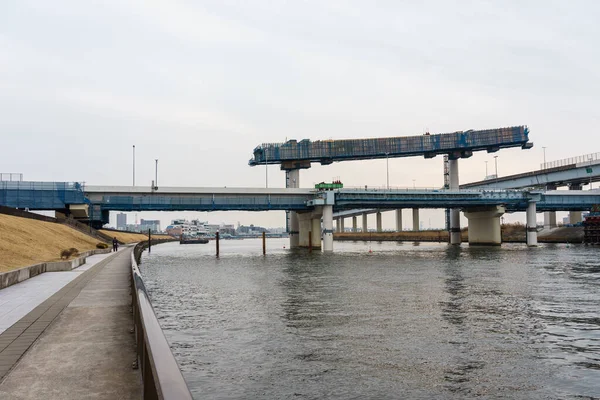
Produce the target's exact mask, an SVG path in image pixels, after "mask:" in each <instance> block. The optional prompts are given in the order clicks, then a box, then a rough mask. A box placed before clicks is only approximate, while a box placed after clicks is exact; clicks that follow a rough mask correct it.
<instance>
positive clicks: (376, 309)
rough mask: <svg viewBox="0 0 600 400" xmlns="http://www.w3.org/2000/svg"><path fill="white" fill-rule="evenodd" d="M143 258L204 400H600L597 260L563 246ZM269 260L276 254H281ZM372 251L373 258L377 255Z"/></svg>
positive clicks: (252, 250) (177, 250) (168, 251)
mask: <svg viewBox="0 0 600 400" xmlns="http://www.w3.org/2000/svg"><path fill="white" fill-rule="evenodd" d="M236 242H238V243H223V244H222V249H221V250H222V256H221V258H220V259H218V260H216V259H215V258H214V255H213V254H212V253H213V249H212V248H211V249H208V248H202V247H195V248H184V246H174V245H173V246H172V245H160V246H156V247H154V248H153V251H152V255H151V256H148V255H147V254H145V255H144V260H143V264H142V269H143V271H142V273H143V274H144V277H145V279H147V286H148V288H149V290H150V292H151V296H152V301H153V304H154V306H155V309H156V311H157V313H158V314H159V317H160V321H161V325H162V326H163V329H164V330H165V334H166V336H167V338H168V339H169V342H170V343H171V345H172V347H173V350H174V353H175V354H176V357H177V359H178V361H179V363H180V365H181V366H182V370H183V372H184V376H185V378H186V380H187V381H188V383H189V384H190V386H191V387H192V389H193V391H194V395H195V396H197V397H198V398H228V399H230V398H233V399H235V398H237V399H245V398H270V399H279V398H292V397H299V398H310V399H318V398H339V399H346V398H374V399H386V398H399V397H402V398H450V399H461V398H465V397H468V398H473V397H482V398H527V399H529V398H532V399H536V398H539V399H542V398H568V397H576V396H588V397H591V396H593V395H594V394H597V393H598V392H599V391H600V384H599V382H600V368H599V367H598V365H599V363H600V362H599V360H600V348H599V346H600V321H599V319H600V312H599V311H598V306H597V304H599V303H600V294H599V293H600V291H599V290H598V289H599V284H600V279H599V276H598V275H599V270H600V264H599V262H598V259H597V255H596V253H595V252H592V251H590V249H586V248H581V249H580V248H576V247H574V246H573V247H570V248H566V247H565V246H562V247H561V246H553V247H549V248H547V249H546V248H544V247H541V248H539V249H534V250H530V249H527V248H526V247H524V246H510V245H509V246H505V247H503V248H502V249H499V248H469V247H468V246H447V245H445V244H428V243H421V244H420V245H418V246H415V245H409V244H406V245H402V244H397V243H393V242H383V243H376V242H372V243H364V242H358V243H349V242H345V243H338V242H336V253H334V254H322V253H320V252H313V253H308V252H306V251H303V250H299V251H290V250H283V246H284V245H286V244H287V242H284V241H282V242H281V243H280V244H279V245H277V242H275V241H273V242H270V244H271V247H269V253H268V254H267V256H266V257H263V256H262V255H261V254H260V243H259V242H258V241H256V242H253V241H236ZM271 249H272V250H271ZM369 250H372V252H369Z"/></svg>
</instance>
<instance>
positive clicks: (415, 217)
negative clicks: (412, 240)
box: [412, 208, 419, 232]
mask: <svg viewBox="0 0 600 400" xmlns="http://www.w3.org/2000/svg"><path fill="white" fill-rule="evenodd" d="M412 221H413V224H412V225H413V226H412V228H413V229H412V230H413V231H415V232H416V231H418V230H419V209H418V208H413V209H412Z"/></svg>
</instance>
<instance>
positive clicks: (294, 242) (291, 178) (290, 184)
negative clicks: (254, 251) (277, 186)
mask: <svg viewBox="0 0 600 400" xmlns="http://www.w3.org/2000/svg"><path fill="white" fill-rule="evenodd" d="M285 187H286V188H299V187H300V170H299V169H292V170H287V171H285ZM288 230H289V232H288V233H289V234H290V248H291V249H294V248H297V247H298V246H300V236H299V233H300V226H299V222H298V213H297V212H295V211H290V212H288Z"/></svg>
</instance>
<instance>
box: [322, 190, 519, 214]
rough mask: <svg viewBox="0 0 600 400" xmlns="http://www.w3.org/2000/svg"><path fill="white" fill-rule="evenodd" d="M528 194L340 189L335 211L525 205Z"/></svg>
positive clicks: (514, 192) (336, 198)
mask: <svg viewBox="0 0 600 400" xmlns="http://www.w3.org/2000/svg"><path fill="white" fill-rule="evenodd" d="M527 202H528V195H527V193H525V192H520V191H486V192H482V191H470V192H467V191H446V190H433V191H397V192H394V191H371V190H356V191H349V190H344V191H339V192H337V193H336V197H335V207H334V209H335V211H341V210H351V209H360V208H366V209H368V208H378V209H393V208H448V207H450V208H469V207H481V206H495V205H504V206H506V207H507V208H508V209H518V208H523V209H525V208H527Z"/></svg>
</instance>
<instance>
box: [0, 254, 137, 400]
mask: <svg viewBox="0 0 600 400" xmlns="http://www.w3.org/2000/svg"><path fill="white" fill-rule="evenodd" d="M132 250H133V249H132V248H125V249H122V250H120V251H119V252H118V253H117V254H113V255H111V256H108V257H106V258H105V259H104V260H101V261H99V262H97V263H96V264H95V265H90V266H88V267H87V270H85V271H84V272H82V273H81V272H79V273H78V276H77V277H75V278H74V279H73V280H72V281H71V282H69V283H67V284H66V285H64V287H63V288H62V289H60V290H58V291H57V292H56V293H54V294H52V295H51V296H50V297H49V298H47V299H46V300H45V301H43V302H42V303H41V304H39V305H38V306H36V307H35V308H34V309H33V310H32V311H30V312H29V313H28V314H27V315H25V316H24V317H23V318H21V319H20V320H19V321H17V322H16V323H14V324H13V325H12V326H10V327H9V328H8V329H6V330H5V331H4V332H3V333H2V334H0V398H7V399H42V398H43V399H84V398H94V399H138V398H141V393H142V388H141V377H140V373H139V370H133V369H132V367H131V366H132V363H133V361H134V360H135V359H136V354H135V346H134V335H132V334H131V333H130V329H131V328H132V326H133V321H132V315H131V312H130V308H131V297H130V293H129V275H130V265H131V258H130V257H131V252H132ZM80 268H81V267H80ZM78 269H79V268H78ZM65 273H69V272H57V273H55V274H65ZM44 275H46V274H42V275H41V276H40V277H43V276H44ZM36 278H37V277H36ZM34 279H35V278H34ZM62 279H66V278H62ZM23 283H26V282H23ZM17 286H18V285H17ZM8 289H10V288H8ZM5 290H6V289H5Z"/></svg>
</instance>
